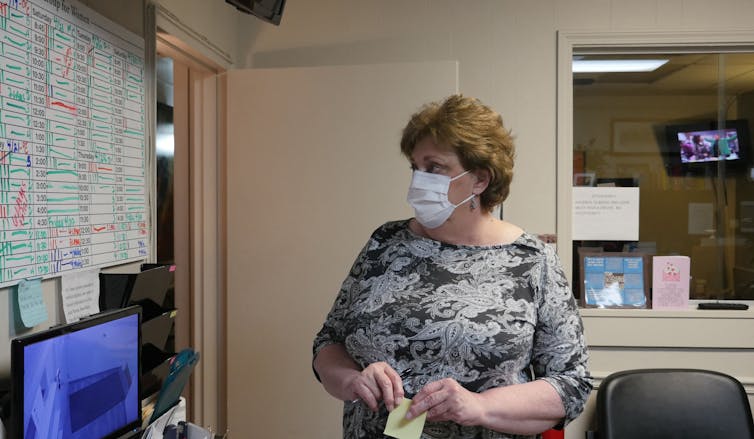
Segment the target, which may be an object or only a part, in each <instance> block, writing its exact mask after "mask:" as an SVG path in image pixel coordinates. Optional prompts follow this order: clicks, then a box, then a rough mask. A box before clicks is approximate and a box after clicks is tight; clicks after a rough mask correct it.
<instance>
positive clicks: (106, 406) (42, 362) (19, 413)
mask: <svg viewBox="0 0 754 439" xmlns="http://www.w3.org/2000/svg"><path fill="white" fill-rule="evenodd" d="M140 326H141V307H139V306H133V307H128V308H124V309H120V310H116V311H111V312H105V313H101V314H97V315H95V316H92V317H89V318H87V319H84V320H81V321H79V322H76V323H71V324H67V325H61V326H58V327H54V328H51V329H49V330H46V331H41V332H38V333H35V334H30V335H27V336H23V337H18V338H15V339H13V340H12V342H11V417H10V420H11V422H10V424H11V425H10V428H11V432H12V433H11V436H10V437H14V438H24V439H26V438H52V437H54V438H60V439H67V438H71V439H78V438H82V439H83V438H87V439H104V438H116V437H119V436H122V435H124V434H126V433H129V432H135V431H137V430H138V429H139V428H140V427H141V400H140V398H139V370H140V361H141V357H140V355H141V354H140V349H139V348H140V346H141V333H140Z"/></svg>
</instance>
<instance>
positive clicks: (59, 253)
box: [0, 0, 150, 286]
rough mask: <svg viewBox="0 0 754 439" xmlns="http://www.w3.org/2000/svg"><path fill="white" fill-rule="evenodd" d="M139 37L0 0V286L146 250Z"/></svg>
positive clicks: (62, 11) (58, 9)
mask: <svg viewBox="0 0 754 439" xmlns="http://www.w3.org/2000/svg"><path fill="white" fill-rule="evenodd" d="M144 114H145V89H144V40H143V39H142V38H141V37H138V36H136V35H134V34H131V33H130V32H128V31H126V30H124V29H123V28H121V27H119V26H118V25H116V24H114V23H112V22H111V21H109V20H107V19H105V18H104V17H102V16H100V15H99V14H97V13H95V12H93V11H91V10H90V9H89V8H87V7H86V6H83V5H80V4H79V3H78V2H76V1H73V0H66V1H60V0H44V1H43V0H15V1H13V0H0V221H1V224H2V229H1V230H0V234H2V239H0V286H7V285H11V284H15V283H17V282H18V281H19V280H21V279H25V278H29V277H38V276H42V277H52V276H56V275H59V274H60V273H63V272H68V271H71V270H76V269H84V268H92V267H104V266H109V265H116V264H120V263H125V262H130V261H135V260H141V259H144V258H146V257H147V256H148V253H149V238H150V237H149V228H148V221H149V218H148V212H149V209H148V191H147V178H146V175H145V172H146V162H145V160H146V159H145V151H146V121H145V119H144Z"/></svg>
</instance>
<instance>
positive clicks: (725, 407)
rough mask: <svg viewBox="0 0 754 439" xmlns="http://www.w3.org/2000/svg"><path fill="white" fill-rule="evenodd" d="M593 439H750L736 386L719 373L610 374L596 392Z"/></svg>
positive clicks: (753, 431) (751, 428)
mask: <svg viewBox="0 0 754 439" xmlns="http://www.w3.org/2000/svg"><path fill="white" fill-rule="evenodd" d="M596 420H597V427H598V431H597V432H593V431H590V432H587V438H598V439H676V438H677V439H754V423H753V422H752V417H751V407H750V405H749V400H748V399H747V396H746V391H745V390H744V388H743V386H742V385H741V383H740V382H739V381H738V380H736V379H735V378H733V377H731V376H729V375H725V374H723V373H719V372H713V371H707V370H696V369H638V370H626V371H622V372H615V373H613V374H610V375H609V376H608V377H607V378H605V379H604V380H603V381H602V384H600V387H599V391H598V392H597V413H596Z"/></svg>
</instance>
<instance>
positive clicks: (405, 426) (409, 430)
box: [383, 398, 427, 439]
mask: <svg viewBox="0 0 754 439" xmlns="http://www.w3.org/2000/svg"><path fill="white" fill-rule="evenodd" d="M409 408H411V400H410V399H408V398H403V401H401V403H400V405H399V406H398V407H396V408H394V409H393V411H392V412H390V415H388V417H387V423H386V425H385V431H384V432H383V433H384V434H386V435H388V436H392V437H394V438H398V439H419V438H420V437H421V435H422V430H424V422H425V421H426V420H427V413H426V412H424V413H422V414H421V415H419V416H417V417H415V418H414V419H410V420H409V419H406V413H408V409H409Z"/></svg>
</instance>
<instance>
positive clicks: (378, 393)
mask: <svg viewBox="0 0 754 439" xmlns="http://www.w3.org/2000/svg"><path fill="white" fill-rule="evenodd" d="M346 388H347V389H348V390H349V391H350V392H352V393H353V395H354V399H360V400H362V401H363V402H364V403H365V404H366V405H367V406H369V408H370V409H371V410H372V411H373V412H376V411H377V409H378V408H379V407H378V406H379V402H380V400H382V401H384V403H385V407H387V409H388V411H392V410H393V409H394V408H395V407H396V406H398V404H400V403H401V401H402V400H403V381H402V380H401V377H400V375H398V372H396V371H395V369H393V368H392V367H390V365H389V364H387V363H385V362H384V361H380V362H378V363H372V364H370V365H369V366H367V367H366V368H364V369H363V370H362V371H361V372H358V373H356V374H354V375H353V376H352V378H350V379H349V380H348V381H347V382H346Z"/></svg>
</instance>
